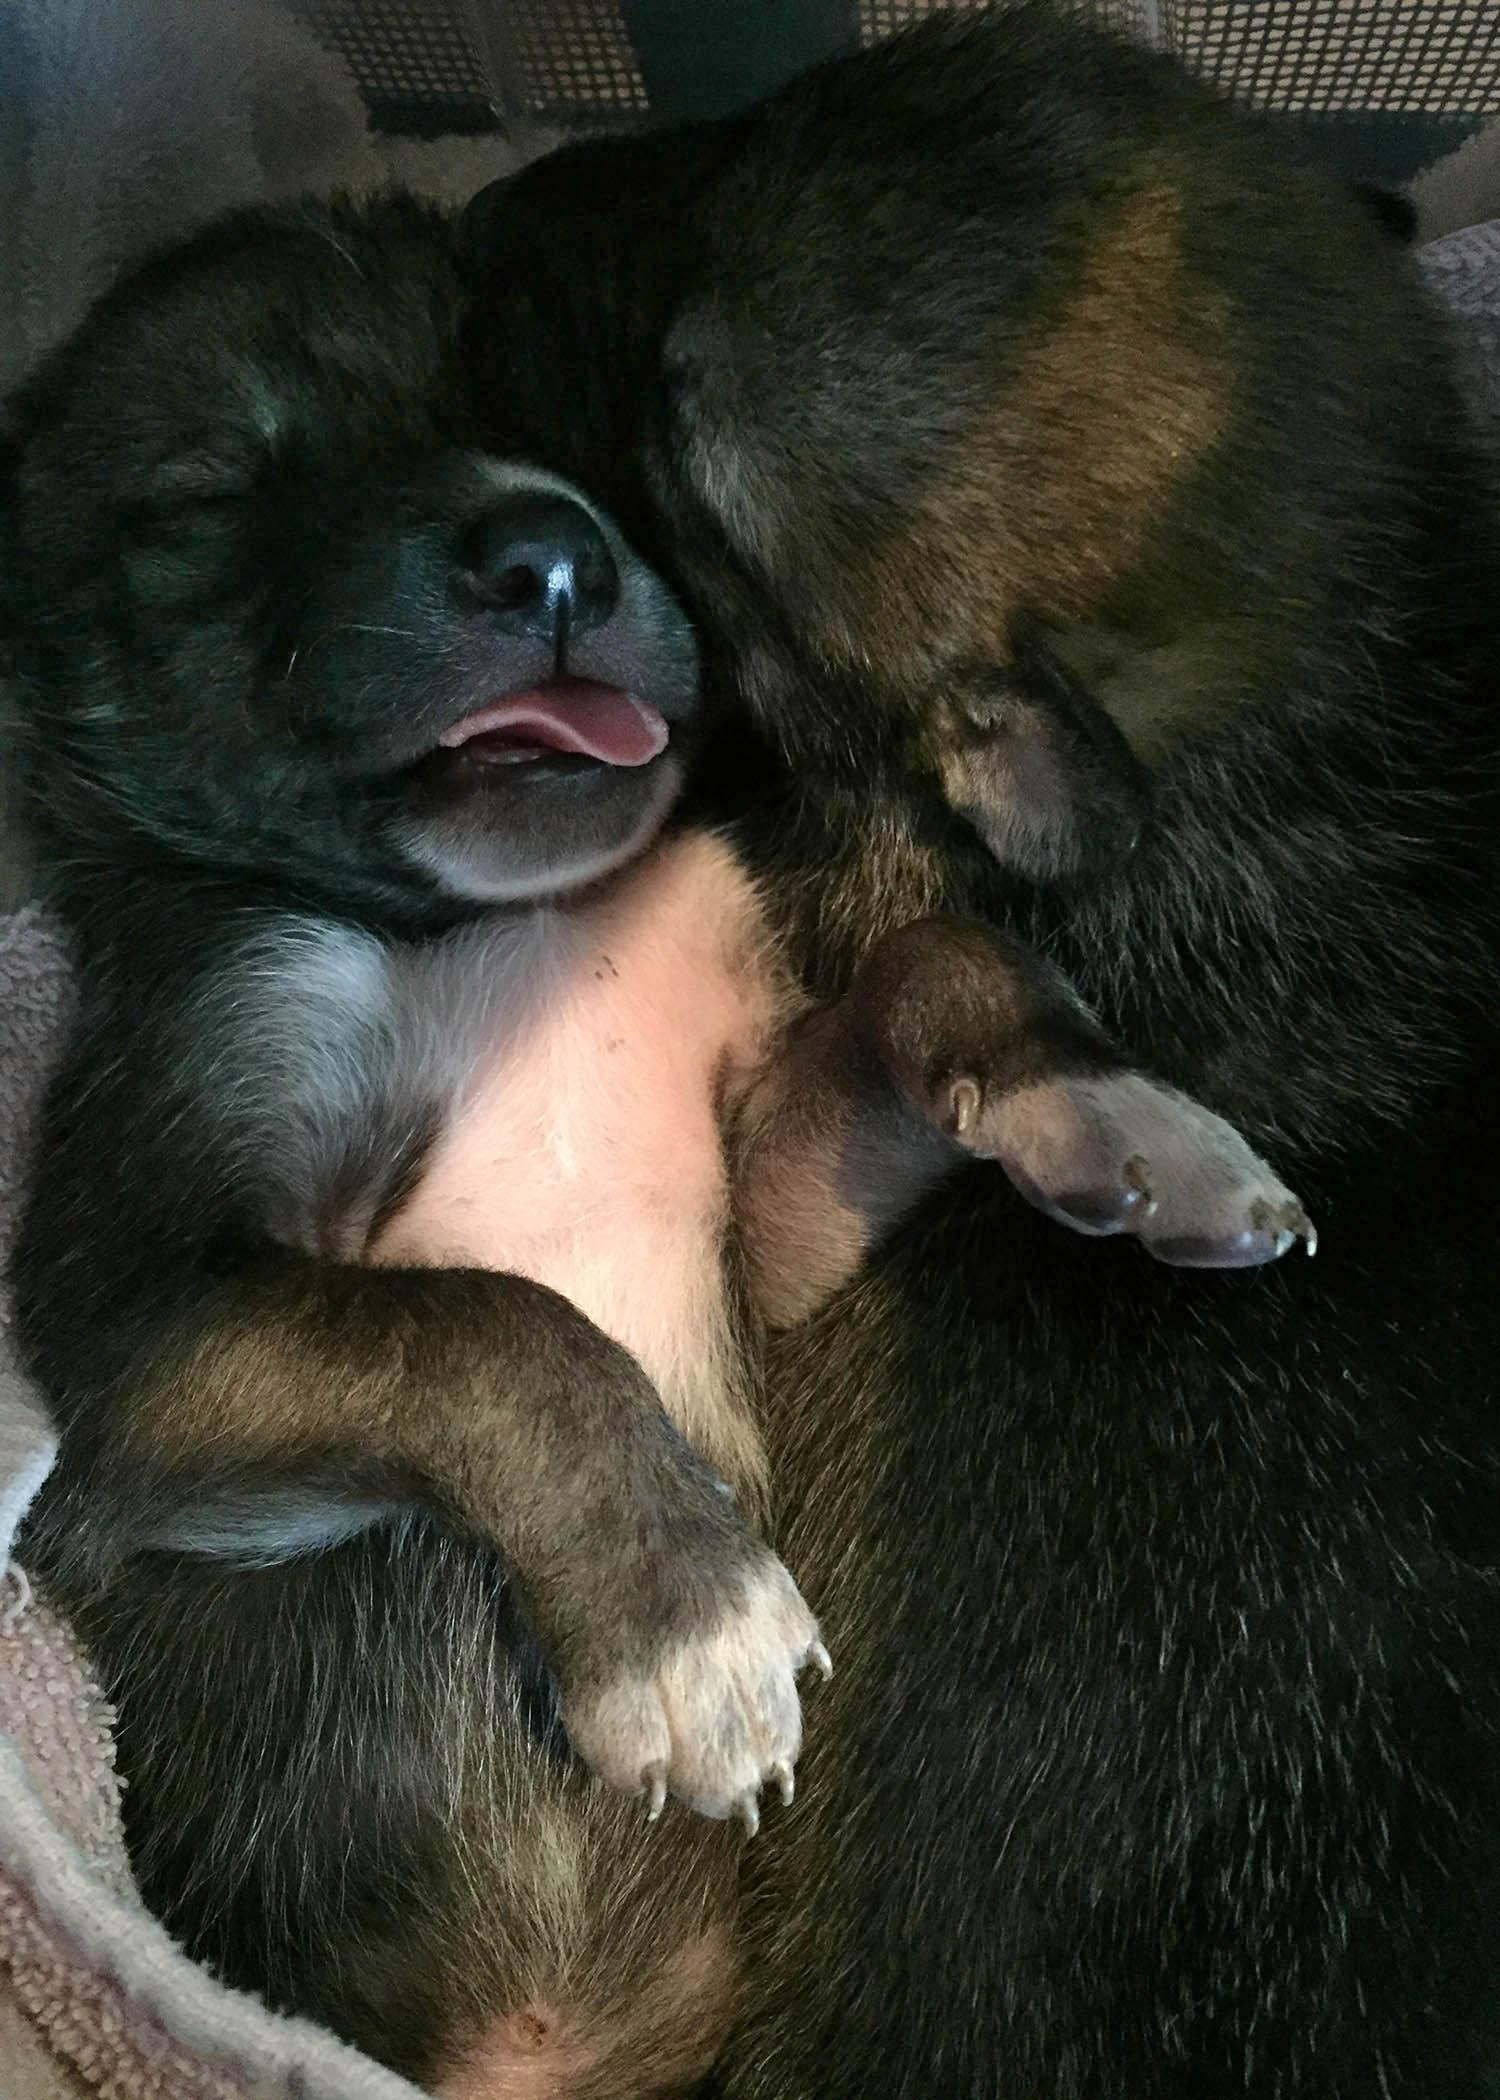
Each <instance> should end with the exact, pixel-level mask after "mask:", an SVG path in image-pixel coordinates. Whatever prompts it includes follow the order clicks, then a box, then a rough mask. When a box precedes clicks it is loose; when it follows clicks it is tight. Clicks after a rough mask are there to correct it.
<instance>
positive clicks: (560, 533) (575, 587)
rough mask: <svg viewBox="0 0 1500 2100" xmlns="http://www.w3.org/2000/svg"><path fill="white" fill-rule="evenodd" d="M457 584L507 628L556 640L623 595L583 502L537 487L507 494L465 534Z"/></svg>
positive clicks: (592, 623)
mask: <svg viewBox="0 0 1500 2100" xmlns="http://www.w3.org/2000/svg"><path fill="white" fill-rule="evenodd" d="M460 562H461V571H460V578H459V582H460V590H461V592H462V595H463V596H464V598H465V599H466V601H467V602H468V604H469V605H470V606H471V607H473V608H475V609H478V610H483V611H484V612H486V613H488V614H489V615H490V616H491V617H492V618H493V620H494V621H495V623H496V624H497V625H498V626H499V627H500V629H501V630H502V632H504V633H506V634H513V635H519V636H524V637H525V638H526V639H527V640H529V641H542V642H548V643H550V644H552V645H553V646H554V647H556V649H557V650H558V652H559V653H561V652H562V650H563V649H564V648H565V646H566V644H567V639H568V637H569V635H572V634H584V633H587V632H588V630H589V629H590V628H594V627H602V626H603V625H604V622H605V621H606V620H607V619H608V618H609V616H610V614H611V613H612V612H613V611H614V609H615V606H616V604H617V603H618V601H619V596H620V573H619V570H618V569H617V568H616V566H615V560H614V556H613V555H612V554H611V553H610V551H609V544H608V542H607V541H606V539H605V537H604V534H603V533H602V532H601V531H600V529H599V527H598V526H597V525H596V524H595V522H594V520H593V519H592V518H591V517H590V516H589V513H588V512H587V511H586V510H585V509H584V508H583V506H582V505H581V504H579V503H574V502H571V501H570V500H569V498H568V497H566V496H559V495H553V494H551V493H549V492H542V491H533V492H530V493H528V494H525V495H516V496H508V497H506V498H505V500H504V501H503V502H500V503H497V504H496V505H495V506H494V508H493V509H492V510H488V511H486V512H485V514H484V516H483V517H481V518H477V519H476V520H475V521H474V523H473V524H471V525H470V526H469V528H468V530H467V531H466V533H465V534H464V540H463V547H462V552H461V555H460Z"/></svg>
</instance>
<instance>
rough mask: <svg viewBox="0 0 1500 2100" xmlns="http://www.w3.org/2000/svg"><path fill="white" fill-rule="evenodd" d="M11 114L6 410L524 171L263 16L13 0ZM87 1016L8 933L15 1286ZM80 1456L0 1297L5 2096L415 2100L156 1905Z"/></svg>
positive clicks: (3, 995)
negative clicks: (87, 1546)
mask: <svg viewBox="0 0 1500 2100" xmlns="http://www.w3.org/2000/svg"><path fill="white" fill-rule="evenodd" d="M0 116H3V117H4V118H5V119H6V122H5V123H4V124H3V125H0V226H3V227H4V229H5V236H6V237H5V240H4V242H3V244H0V391H4V390H5V389H6V388H7V387H8V386H9V385H10V384H11V383H13V382H14V381H15V380H16V379H18V378H19V377H21V376H22V375H23V374H24V372H25V371H26V370H27V369H28V368H29V367H30V366H31V364H32V363H33V362H34V361H35V359H36V357H37V356H38V355H39V354H40V353H41V352H42V351H44V350H45V349H46V348H47V347H48V345H49V344H50V343H51V342H53V341H54V340H56V339H57V338H58V337H59V336H60V335H61V334H62V333H64V332H65V331H66V330H67V328H69V327H70V326H71V325H72V324H73V322H74V321H75V320H76V319H77V318H78V315H79V313H80V312H81V311H82V309H83V307H84V306H85V305H86V303H87V301H88V300H89V299H90V298H91V297H92V296H93V294H94V293H95V291H97V290H98V289H99V288H100V287H101V286H102V284H103V283H104V282H105V281H106V280H107V278H108V276H109V275H110V273H111V272H112V271H113V269H114V268H115V267H117V266H118V264H119V263H121V262H122V261H125V260H127V259H128V258H129V256H130V254H131V253H132V251H133V249H134V248H135V247H136V245H137V244H138V243H139V242H140V241H141V239H142V238H143V237H149V238H150V239H151V240H153V241H154V240H159V239H161V238H164V237H166V236H167V235H169V234H172V233H175V232H178V231H181V230H183V229H184V228H185V227H186V226H187V225H188V224H190V223H191V222H192V221H193V220H195V219H197V218H199V217H201V216H204V215H206V214H207V213H209V212H211V211H214V210H217V209H218V208H220V207H221V206H224V205H227V204H230V203H234V202H239V201H243V200H246V199H249V198H253V197H267V196H278V195H286V194H291V193H295V192H297V191H299V190H303V189H307V188H322V189H326V188H330V187H334V186H339V185H345V186H351V187H360V186H363V185H367V184H370V183H372V182H375V181H379V180H381V179H383V178H385V177H387V176H394V177H396V178H397V179H400V180H404V181H406V182H408V183H410V184H411V185H412V187H414V188H417V189H421V190H425V191H427V192H428V193H429V194H435V195H447V196H452V197H461V196H464V195H466V194H468V192H469V191H471V190H472V189H474V188H476V187H477V186H478V185H479V183H481V182H482V181H485V180H487V179H488V177H489V176H490V175H491V174H494V173H496V172H499V171H500V169H501V168H503V167H504V166H505V165H507V164H508V162H509V161H513V160H514V158H515V151H514V149H512V150H511V152H510V153H509V155H508V154H507V149H506V148H504V147H503V146H499V145H497V144H496V143H495V142H494V141H473V140H458V141H447V142H444V141H440V142H437V143H435V144H430V145H392V144H389V143H386V144H381V143H378V142H375V141H372V140H371V139H370V138H369V136H368V135H367V133H366V131H365V128H364V118H363V113H362V110H361V107H360V104H359V100H358V97H357V95H356V94H355V92H354V89H353V86H352V83H351V82H350V81H349V79H348V77H347V75H346V74H345V73H344V72H343V70H342V68H341V67H340V66H339V64H338V63H337V62H336V61H335V60H334V59H333V58H331V57H330V56H329V55H328V54H327V53H326V52H324V51H323V50H322V49H321V48H320V47H319V46H318V45H317V44H316V43H315V42H314V41H313V40H312V39H311V38H310V37H309V36H308V35H307V33H306V32H305V31H304V30H302V29H301V28H299V27H298V26H297V25H296V24H295V23H293V22H291V21H290V20H288V19H287V18H285V17H280V16H277V15H275V14H274V13H272V12H271V10H270V9H269V8H264V7H262V6H261V5H259V4H257V0H0ZM13 118H17V119H18V121H12V119H13ZM536 143H537V142H535V141H531V142H528V147H529V149H530V150H534V148H535V145H536ZM1474 182H1475V164H1474V162H1473V161H1472V160H1471V162H1470V163H1469V164H1467V165H1466V168H1465V170H1464V171H1463V180H1462V182H1461V183H1457V184H1454V183H1450V184H1449V185H1448V186H1447V187H1446V189H1445V188H1443V186H1442V185H1441V184H1439V185H1436V186H1435V188H1434V190H1433V192H1432V198H1433V218H1434V220H1436V221H1437V222H1438V223H1441V214H1440V213H1439V211H1438V209H1437V206H1438V202H1439V201H1441V203H1442V205H1443V207H1444V208H1445V209H1447V210H1449V211H1450V212H1451V210H1452V209H1453V208H1454V207H1453V199H1454V196H1455V195H1456V194H1459V193H1460V192H1461V191H1463V189H1464V185H1465V184H1466V185H1467V188H1468V191H1469V192H1472V190H1473V188H1474ZM1488 196H1489V202H1488V208H1489V209H1490V210H1494V209H1495V208H1496V206H1497V205H1500V196H1496V195H1495V194H1494V193H1493V192H1490V193H1488ZM1475 215H1476V216H1477V215H1478V214H1477V211H1476V214H1475ZM1424 266H1425V267H1426V268H1427V269H1428V271H1429V272H1430V274H1431V277H1432V281H1433V283H1434V285H1435V286H1436V287H1437V289H1438V290H1439V291H1440V293H1441V294H1442V295H1443V296H1444V297H1445V298H1446V299H1447V300H1448V301H1449V302H1450V303H1451V304H1452V306H1453V308H1454V310H1455V313H1456V315H1457V317H1458V326H1459V329H1460V332H1461V335H1462V338H1463V343H1464V349H1465V355H1466V358H1467V360H1468V370H1469V374H1470V377H1471V379H1472V381H1473V387H1474V398H1475V406H1476V414H1477V415H1478V416H1479V418H1480V420H1481V422H1482V423H1483V424H1484V426H1485V427H1486V428H1487V429H1488V430H1489V431H1490V432H1491V433H1492V434H1494V435H1496V436H1500V221H1496V222H1495V223H1493V224H1490V225H1488V226H1476V227H1472V228H1470V229H1469V230H1467V231H1464V232H1459V233H1456V234H1453V235H1452V236H1450V237H1448V238H1445V239H1443V240H1440V241H1437V242H1436V243H1434V244H1433V245H1432V246H1430V247H1429V248H1428V249H1427V250H1426V252H1425V256H1424ZM3 764H4V759H3V751H0V900H3V897H4V894H5V889H4V885H5V881H6V879H7V869H8V868H13V866H14V861H13V857H12V856H8V855H7V853H6V850H5V845H4V808H3V803H4V795H3V780H4V774H3ZM10 879H11V881H12V883H14V881H15V877H14V875H13V874H12V875H11V877H10ZM68 1006H69V994H68V971H67V966H66V960H65V957H64V955H63V952H62V949H61V947H60V945H59V943H58V941H57V939H56V937H55V935H54V934H53V933H52V931H51V930H50V929H49V928H48V926H47V924H46V923H45V921H44V920H43V919H42V918H41V917H40V916H39V915H38V914H37V913H35V912H34V911H25V910H23V911H20V912H19V913H14V914H12V915H11V916H9V917H0V1270H3V1266H4V1262H5V1259H6V1256H7V1254H8V1250H9V1245H10V1240H11V1235H12V1233H13V1229H14V1223H15V1216H16V1209H17V1204H18V1201H19V1197H20V1191H21V1187H22V1183H23V1178H24V1175H25V1171H26V1160H27V1150H28V1143H29V1137H30V1133H31V1131H32V1129H33V1127H34V1119H35V1112H36V1105H37V1100H38V1095H39V1092H40V1088H41V1085H42V1083H43V1079H44V1076H45V1073H46V1070H47V1067H48V1064H49V1062H50V1060H51V1058H52V1057H53V1056H54V1055H55V1052H56V1049H57V1046H58V1044H59V1042H60V1040H61V1038H62V1034H63V1031H64V1029H65V1027H66V1023H67V1014H68ZM80 1346H82V1347H86V1346H87V1338H86V1337H83V1338H81V1340H80ZM54 1451H55V1443H54V1438H53V1434H52V1429H51V1425H50V1423H49V1422H48V1419H47V1415H46V1412H45V1409H44V1408H43V1407H42V1405H41V1403H40V1401H39V1400H38V1398H37V1396H36V1395H35V1394H34V1393H33V1392H32V1391H31V1390H30V1389H29V1388H28V1386H27V1383H26V1381H25V1379H24V1378H23V1377H22V1376H21V1374H20V1372H19V1370H18V1369H17V1367H16V1365H15V1362H14V1359H13V1356H12V1355H11V1353H10V1349H9V1336H8V1332H7V1325H6V1318H5V1306H4V1301H3V1294H0V2100H80V2096H87V2095H97V2096H103V2100H147V2096H149V2100H401V2096H402V2095H405V2096H407V2100H413V2089H412V2088H411V2087H409V2086H407V2085H406V2084H405V2083H404V2082H403V2081H401V2080H399V2079H396V2078H393V2077H391V2076H390V2075H389V2074H388V2073H386V2072H384V2071H381V2070H379V2069H378V2068H377V2067H376V2066H375V2065H374V2064H372V2063H370V2062H368V2061H367V2060H366V2059H364V2058H361V2057H359V2056H357V2055H356V2054H354V2053H353V2052H352V2051H350V2050H348V2049H345V2048H343V2047H342V2046H341V2045H340V2044H338V2043H336V2042H335V2041H333V2040H332V2039H331V2038H330V2037H329V2036H327V2035H325V2034H323V2033H320V2032H319V2031H317V2030H316V2029H313V2028H311V2027H309V2026H307V2025H306V2024H304V2023H301V2022H298V2021H291V2020H283V2019H279V2018H276V2017H274V2016H273V2015H272V2014H270V2013H268V2012H267V2011H266V2010H265V2008H264V2007H262V2006H261V2005H259V2004H257V2003H256V2002H255V2001H253V2000H251V1999H249V1998H246V1997H244V1996H242V1995H240V1994H238V1993H235V1992H231V1991H227V1990H225V1989H223V1988H222V1987H221V1986H219V1985H218V1984H216V1983H214V1982H213V1981H212V1979H211V1978H210V1977H208V1976H207V1975H206V1974H205V1973H204V1972H203V1971H202V1970H200V1969H198V1968H197V1967H195V1966H194V1964H192V1963H191V1962H189V1961H188V1960H187V1959H186V1958H185V1957H184V1956H183V1955H182V1954H181V1953H180V1951H179V1950H178V1949H177V1948H176V1947H174V1946H173V1944H172V1943H171V1941H170V1940H169V1939H168V1937H167V1935H166V1934H165V1933H164V1932H163V1931H162V1930H161V1928H160V1927H159V1926H158V1925H157V1924H156V1923H155V1922H154V1921H153V1920H152V1919H151V1918H150V1917H149V1916H148V1915H147V1913H146V1912H145V1910H144V1909H143V1907H142V1906H141V1903H140V1901H139V1899H138V1897H137V1895H136V1893H135V1891H134V1889H133V1887H132V1884H131V1879H130V1871H129V1865H128V1862H127V1860H126V1856H125V1848H124V1843H123V1838H122V1833H121V1825H120V1812H119V1808H120V1802H119V1796H120V1788H119V1782H118V1779H117V1777H116V1774H115V1769H114V1763H113V1757H112V1751H111V1737H110V1729H111V1717H110V1714H109V1711H108V1708H107V1706H106V1705H105V1703H104V1701H103V1699H102V1698H101V1696H100V1694H99V1691H98V1689H97V1687H96V1686H95V1684H94V1683H93V1681H92V1679H91V1677H90V1675H89V1671H88V1668H87V1665H86V1663H85V1661H84V1659H83V1658H82V1657H81V1656H80V1654H79V1652H78V1649H77V1647H76V1645H75V1644H74V1642H73V1640H72V1638H71V1637H70V1635H69V1633H68V1630H67V1628H66V1627H65V1626H64V1625H62V1624H60V1623H59V1621H58V1619H57V1617H56V1616H55V1615H54V1614H53V1613H52V1612H50V1611H49V1610H48V1608H47V1605H46V1601H45V1599H44V1598H42V1597H40V1596H38V1595H36V1594H34V1593H33V1591H32V1589H31V1587H30V1585H29V1584H28V1582H27V1581H26V1578H25V1576H24V1574H23V1573H22V1572H21V1571H20V1570H19V1569H18V1568H16V1567H15V1566H14V1565H13V1563H12V1560H11V1549H12V1545H13V1542H14V1538H15V1531H16V1526H17V1524H18V1522H19V1520H20V1518H21V1516H22V1515H23V1514H24V1511H25V1509H26V1506H27V1504H28V1502H29V1501H30V1498H31V1497H32V1495H33V1494H34V1493H35V1492H36V1489H37V1487H38V1486H39V1485H40V1483H41V1481H42V1480H43V1479H44V1478H45V1476H46V1473H47V1470H48V1468H49V1466H50V1465H51V1463H52V1459H53V1456H54Z"/></svg>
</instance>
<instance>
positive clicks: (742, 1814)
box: [734, 1794, 760, 1838]
mask: <svg viewBox="0 0 1500 2100" xmlns="http://www.w3.org/2000/svg"><path fill="white" fill-rule="evenodd" d="M734 1812H735V1814H736V1815H737V1816H738V1817H739V1819H740V1821H741V1822H742V1823H743V1824H744V1826H745V1835H746V1837H750V1838H753V1837H754V1835H755V1833H756V1832H757V1831H758V1830H759V1828H760V1804H759V1802H757V1800H756V1798H755V1796H754V1794H741V1796H740V1798H739V1800H738V1801H736V1802H735V1804H734Z"/></svg>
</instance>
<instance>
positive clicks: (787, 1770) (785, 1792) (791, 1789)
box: [770, 1759, 797, 1808]
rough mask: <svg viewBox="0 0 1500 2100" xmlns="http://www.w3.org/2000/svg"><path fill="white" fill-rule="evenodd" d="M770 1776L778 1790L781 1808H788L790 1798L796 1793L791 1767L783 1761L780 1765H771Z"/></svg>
mask: <svg viewBox="0 0 1500 2100" xmlns="http://www.w3.org/2000/svg"><path fill="white" fill-rule="evenodd" d="M770 1776H771V1778H772V1779H774V1780H775V1782H776V1785H777V1787H778V1788H779V1790H780V1793H781V1805H782V1807H783V1808H790V1807H791V1805H792V1797H793V1795H794V1794H795V1793H796V1791H797V1782H796V1779H795V1778H794V1777H793V1775H792V1768H791V1766H790V1765H789V1764H787V1763H786V1761H785V1760H784V1759H783V1760H782V1762H781V1763H779V1764H774V1765H772V1767H771V1772H770Z"/></svg>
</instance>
